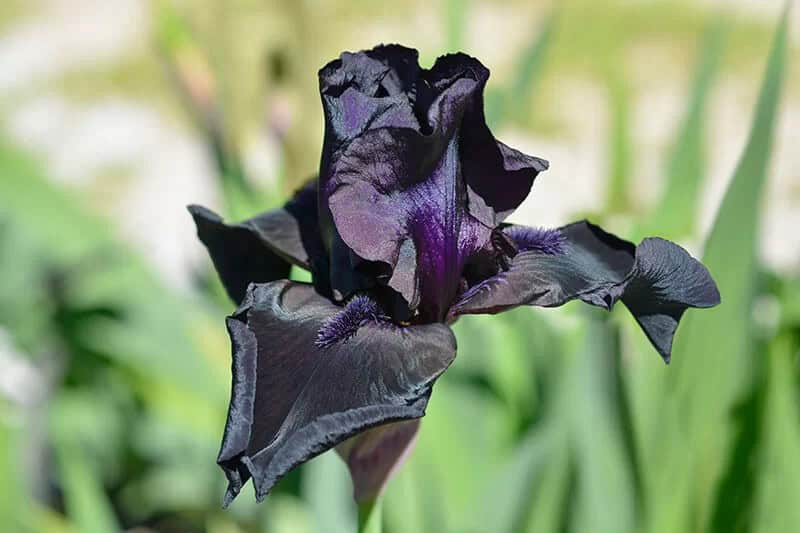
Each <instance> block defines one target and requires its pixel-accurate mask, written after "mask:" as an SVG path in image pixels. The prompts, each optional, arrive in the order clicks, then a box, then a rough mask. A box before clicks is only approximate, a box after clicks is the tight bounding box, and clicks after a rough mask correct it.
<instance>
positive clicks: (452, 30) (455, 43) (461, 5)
mask: <svg viewBox="0 0 800 533" xmlns="http://www.w3.org/2000/svg"><path fill="white" fill-rule="evenodd" d="M469 4H470V1H469V0H447V1H446V2H445V3H444V6H445V13H444V15H445V17H444V18H445V23H446V28H445V30H446V32H445V33H446V41H445V42H446V45H445V47H446V49H447V51H448V52H460V51H461V50H462V49H463V48H464V34H465V33H466V31H465V30H466V26H467V16H468V15H469Z"/></svg>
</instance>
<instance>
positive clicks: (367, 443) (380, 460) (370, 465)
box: [336, 419, 420, 503]
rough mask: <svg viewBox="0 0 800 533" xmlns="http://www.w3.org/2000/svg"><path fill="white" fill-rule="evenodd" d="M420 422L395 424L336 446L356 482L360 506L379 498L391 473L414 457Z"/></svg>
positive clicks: (355, 494)
mask: <svg viewBox="0 0 800 533" xmlns="http://www.w3.org/2000/svg"><path fill="white" fill-rule="evenodd" d="M419 425H420V421H419V419H414V420H404V421H402V422H394V423H392V424H386V425H383V426H379V427H376V428H372V429H368V430H367V431H364V432H363V433H360V434H358V435H356V436H355V437H351V438H350V439H348V440H346V441H345V442H343V443H342V444H340V445H338V446H337V447H336V452H337V453H338V454H339V455H340V456H341V457H342V459H344V462H345V463H346V464H347V468H348V469H349V470H350V478H351V479H352V480H353V499H354V500H355V501H356V502H357V503H363V502H370V501H375V500H376V499H377V498H378V497H380V495H381V493H382V492H383V490H384V489H385V488H386V484H387V483H388V482H389V479H391V477H392V474H394V472H396V471H397V469H399V468H400V466H402V464H403V462H404V461H405V459H406V458H407V457H408V456H409V455H410V454H411V451H412V450H413V448H414V444H415V442H416V440H417V433H418V432H419Z"/></svg>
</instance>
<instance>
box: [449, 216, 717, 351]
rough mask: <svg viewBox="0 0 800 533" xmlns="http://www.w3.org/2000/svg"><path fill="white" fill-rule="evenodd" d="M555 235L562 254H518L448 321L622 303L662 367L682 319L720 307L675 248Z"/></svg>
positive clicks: (588, 230)
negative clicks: (692, 311) (694, 310)
mask: <svg viewBox="0 0 800 533" xmlns="http://www.w3.org/2000/svg"><path fill="white" fill-rule="evenodd" d="M517 232H519V230H517ZM560 232H561V235H562V237H563V246H564V249H563V252H562V253H555V254H554V253H548V252H546V251H542V250H539V249H535V248H534V249H532V250H530V251H526V252H520V253H519V254H517V255H516V256H515V257H514V259H513V260H512V261H511V266H510V269H509V270H508V271H506V272H501V273H499V274H498V275H496V276H494V277H492V278H489V279H488V280H485V281H484V282H482V283H480V284H478V285H475V286H473V287H471V288H470V289H468V290H467V291H466V292H465V293H464V294H463V295H462V297H461V300H460V301H459V303H458V304H456V305H455V306H454V307H453V309H452V310H451V315H452V316H456V315H461V314H473V313H497V312H500V311H503V310H505V309H508V308H510V307H514V306H517V305H521V304H529V305H540V306H544V307H554V306H559V305H562V304H564V303H566V302H568V301H570V300H573V299H576V298H577V299H580V300H583V301H584V302H586V303H589V304H592V305H597V306H600V307H604V308H606V309H611V307H612V306H613V305H614V303H615V302H616V301H617V300H619V299H622V301H623V303H624V304H625V305H626V306H627V307H628V309H629V310H630V311H631V313H633V315H634V317H635V318H636V320H637V321H638V322H639V324H640V325H641V326H642V329H644V331H645V333H646V334H647V336H648V338H649V339H650V341H651V342H652V343H653V346H655V348H656V350H658V352H659V354H661V356H662V357H664V359H665V360H666V361H669V357H670V350H671V348H672V337H673V335H674V333H675V329H676V328H677V327H678V321H679V320H680V318H681V316H682V315H683V312H684V311H685V310H686V309H687V308H688V307H713V306H715V305H717V304H718V303H719V301H720V297H719V291H718V290H717V287H716V284H715V283H714V280H713V279H712V278H711V275H710V274H709V273H708V270H706V268H705V267H704V266H703V265H702V263H700V262H699V261H697V260H696V259H694V258H692V257H691V256H690V255H689V254H688V253H687V252H686V250H684V249H683V248H681V247H680V246H678V245H677V244H674V243H672V242H669V241H666V240H664V239H660V238H648V239H645V240H644V241H642V243H641V244H639V246H634V245H633V244H631V243H629V242H627V241H624V240H622V239H619V238H618V237H616V236H614V235H611V234H610V233H607V232H605V231H603V230H602V229H600V228H599V227H598V226H595V225H593V224H590V223H589V222H585V221H584V222H576V223H574V224H570V225H569V226H565V227H564V228H561V229H560ZM510 233H511V234H512V235H513V234H514V233H515V232H510ZM522 233H524V231H523V232H522Z"/></svg>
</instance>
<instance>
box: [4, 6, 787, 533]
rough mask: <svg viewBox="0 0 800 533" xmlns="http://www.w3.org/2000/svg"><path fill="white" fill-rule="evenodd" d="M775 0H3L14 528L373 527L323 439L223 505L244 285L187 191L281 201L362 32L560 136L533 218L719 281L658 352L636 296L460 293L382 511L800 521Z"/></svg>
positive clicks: (490, 522)
mask: <svg viewBox="0 0 800 533" xmlns="http://www.w3.org/2000/svg"><path fill="white" fill-rule="evenodd" d="M782 8H783V3H782V2H780V1H768V0H760V1H747V0H736V1H734V0H727V1H724V2H713V1H699V0H698V1H688V0H687V1H677V0H650V1H641V0H637V1H631V0H627V1H623V0H604V1H600V0H570V1H565V2H524V1H510V0H509V1H504V2H478V1H477V0H443V1H440V2H423V1H413V0H403V1H396V2H387V3H382V2H362V1H357V2H333V1H323V0H313V1H312V0H293V1H287V2H278V1H269V0H203V1H199V0H191V1H190V0H183V1H178V0H174V1H171V0H163V1H152V2H148V1H146V0H113V1H112V0H80V1H78V0H38V1H30V0H4V1H3V2H2V3H0V531H12V532H13V531H31V532H33V531H36V532H38V531H42V532H73V531H74V532H78V531H80V532H83V531H87V532H107V531H115V530H135V531H140V532H141V531H168V532H183V531H190V532H191V531H209V532H213V533H229V532H230V533H233V532H239V531H268V532H292V533H294V532H300V533H302V532H317V531H319V532H326V533H327V532H334V533H336V532H348V531H354V530H355V508H354V504H353V503H352V500H351V494H350V492H351V487H350V481H349V478H348V476H347V473H346V470H345V468H344V466H343V465H342V464H341V462H340V461H339V459H338V458H337V457H336V456H335V455H333V454H326V455H323V456H321V457H319V458H318V459H315V460H313V461H311V462H310V463H308V464H306V465H304V466H303V467H301V468H300V469H298V470H297V471H295V472H294V473H292V474H291V475H289V476H288V477H287V478H285V479H284V480H283V481H282V482H281V483H280V484H279V485H278V487H277V488H276V490H275V491H274V493H273V494H272V495H271V496H270V497H269V498H268V499H267V500H266V502H265V503H263V504H261V505H256V504H255V501H254V498H253V497H252V493H251V491H250V490H245V491H244V492H243V494H242V495H241V496H240V498H239V499H238V500H237V501H236V502H235V503H234V505H232V506H231V508H230V509H229V510H227V511H223V510H221V508H220V504H221V499H222V494H223V491H224V486H225V483H224V477H223V475H222V473H221V471H220V470H219V469H218V468H217V467H216V465H215V463H214V460H215V457H216V453H217V451H218V446H219V441H220V436H221V432H222V427H223V425H224V419H225V410H226V407H227V400H228V393H229V387H230V371H229V365H230V349H229V346H228V341H227V336H226V334H225V329H224V321H223V317H224V316H225V315H226V314H227V313H229V312H230V311H231V310H232V304H230V302H228V301H227V300H226V298H225V297H224V294H223V292H222V290H221V287H220V285H219V282H218V281H217V279H216V277H215V275H214V274H213V272H212V269H211V264H210V261H208V259H207V258H206V255H205V252H204V250H203V249H202V247H201V245H200V244H199V242H198V241H197V240H196V238H195V237H194V235H193V228H192V225H191V221H190V218H189V216H188V214H187V213H186V212H185V210H184V206H185V205H186V204H188V203H203V204H207V205H210V206H211V207H215V208H217V209H218V210H220V211H222V212H223V213H225V215H226V216H227V217H228V218H231V219H238V218H243V217H246V216H249V215H252V214H254V213H256V212H257V211H259V210H261V209H265V208H268V207H272V206H275V205H278V204H280V202H281V201H282V200H283V199H284V198H285V197H286V196H287V195H288V194H289V193H290V192H291V190H292V189H293V188H295V187H297V186H298V185H299V184H300V183H302V182H303V181H304V180H305V179H306V178H308V177H309V176H312V175H313V174H314V172H315V171H316V168H317V165H318V157H319V150H320V144H321V138H322V115H321V106H320V103H319V97H318V95H317V92H316V83H317V82H316V71H317V69H318V68H319V67H320V66H321V65H323V64H324V63H325V62H327V61H328V60H329V59H331V58H333V57H335V56H336V55H338V53H339V52H340V51H342V50H345V49H349V50H356V49H360V48H367V47H371V46H372V45H374V44H376V43H378V42H401V43H404V44H407V45H409V46H414V47H416V48H419V50H420V54H421V59H422V62H423V64H425V65H429V64H431V63H432V62H433V60H434V59H435V57H436V56H437V55H439V54H441V53H444V52H446V51H454V50H464V51H466V52H469V53H471V54H473V55H475V56H477V57H479V58H480V59H481V60H482V61H483V62H484V63H485V64H486V65H487V66H489V68H490V69H491V71H492V77H491V79H490V82H489V91H488V93H487V95H486V100H487V101H486V106H487V115H488V117H489V120H490V122H491V126H492V127H493V129H494V131H495V133H496V134H497V135H498V137H500V138H501V139H503V140H504V141H506V142H507V143H508V144H510V145H512V146H515V147H517V148H520V149H522V150H523V151H526V152H528V153H532V154H535V155H539V156H542V157H544V158H546V159H549V160H550V161H551V170H550V171H548V172H547V173H545V174H543V175H542V176H540V178H539V179H538V180H537V183H536V184H535V186H534V190H533V194H532V196H531V198H530V200H529V201H527V202H526V203H525V204H524V205H523V207H522V208H521V209H520V211H519V212H518V213H517V214H516V215H515V217H516V218H515V220H516V221H519V222H524V223H528V224H534V225H559V224H564V223H567V222H569V221H571V220H574V219H575V218H578V217H582V216H588V217H590V218H591V219H592V220H594V221H597V222H600V223H602V224H604V225H605V226H606V227H607V228H608V229H610V230H612V231H614V232H616V233H617V234H619V235H621V236H626V237H628V238H632V239H639V238H641V237H643V236H645V235H652V234H657V235H661V236H664V237H667V238H671V239H673V240H677V241H678V242H680V243H682V244H684V245H685V246H687V247H688V248H690V249H691V250H692V251H693V252H694V253H695V254H696V255H698V256H700V255H702V256H703V258H704V261H705V262H706V264H707V265H708V267H709V269H710V270H711V272H712V274H713V275H714V277H715V279H716V280H717V281H718V283H719V286H720V289H721V292H722V297H723V304H722V306H720V307H718V308H716V309H714V310H711V311H703V312H692V311H689V312H688V314H687V315H686V317H685V320H684V322H683V323H682V325H681V327H680V329H679V331H678V335H677V338H676V345H675V350H674V353H673V363H672V364H671V365H669V366H666V365H664V364H663V362H661V360H660V359H659V357H658V355H657V354H656V353H655V351H654V350H653V349H652V348H651V347H650V346H649V345H648V343H647V341H646V339H645V338H644V335H643V334H642V333H641V332H640V331H639V330H638V329H637V327H636V325H635V323H633V320H632V319H630V318H629V317H628V316H627V314H626V313H625V312H624V310H623V309H620V310H617V311H614V312H613V313H611V314H610V315H609V314H606V313H603V312H601V311H596V312H595V311H594V310H587V309H585V307H584V306H580V305H578V304H574V305H568V306H566V307H565V308H563V309H559V310H542V309H528V308H524V309H517V310H515V311H513V312H510V313H507V314H504V315H502V316H497V317H467V318H463V319H461V320H460V321H459V322H458V323H457V325H456V327H455V329H456V331H457V336H458V341H459V355H458V358H457V360H456V362H455V364H454V365H453V367H452V368H451V369H450V370H449V371H448V372H447V373H446V375H445V376H444V377H443V378H442V379H441V380H440V381H439V382H438V384H437V385H436V388H435V391H434V394H433V397H432V400H431V403H430V406H429V410H428V415H427V416H426V417H425V419H424V421H423V424H422V431H421V434H420V439H419V443H418V446H417V449H416V451H415V452H414V454H413V456H412V458H411V460H410V461H409V462H408V463H407V464H406V465H405V467H404V468H403V469H402V470H401V472H400V473H399V475H398V476H397V477H396V478H395V479H394V480H393V481H392V483H391V485H390V487H389V490H388V493H387V496H386V504H385V509H384V527H385V530H386V531H389V532H393V533H405V532H425V531H430V532H436V533H438V532H453V533H462V532H463V533H473V532H481V533H483V532H493V533H495V532H496V533H505V532H509V533H512V532H562V531H563V532H585V531H591V532H593V533H602V532H608V533H625V532H663V533H676V532H700V531H709V532H738V531H758V532H762V531H763V532H776V533H783V532H787V533H789V532H794V531H800V505H798V501H800V366H799V364H800V360H799V356H800V303H798V302H800V150H798V146H800V91H798V87H800V84H799V83H798V75H800V73H798V72H797V69H790V68H789V67H790V66H792V65H796V64H797V61H798V58H800V50H799V49H798V44H797V43H798V35H800V32H798V29H800V24H798V22H800V21H798V10H795V11H794V12H792V13H791V14H790V16H789V17H781V11H782ZM792 20H794V23H792ZM781 21H783V23H786V22H789V26H788V32H787V30H786V28H785V27H784V26H781V23H782V22H781ZM759 95H760V97H759ZM299 275H301V274H300V273H298V276H299Z"/></svg>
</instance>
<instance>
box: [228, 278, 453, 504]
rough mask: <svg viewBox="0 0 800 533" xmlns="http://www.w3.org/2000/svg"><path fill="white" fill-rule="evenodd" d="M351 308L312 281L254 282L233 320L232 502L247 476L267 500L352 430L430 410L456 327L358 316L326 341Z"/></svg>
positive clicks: (449, 359) (450, 357)
mask: <svg viewBox="0 0 800 533" xmlns="http://www.w3.org/2000/svg"><path fill="white" fill-rule="evenodd" d="M361 311H362V310H360V309H357V310H354V311H350V312H357V313H361ZM345 312H348V311H347V310H346V309H344V310H343V309H342V308H341V307H338V306H336V305H334V304H332V303H331V302H329V301H328V300H327V299H325V298H323V297H321V296H319V295H318V294H317V293H316V292H315V291H314V288H313V287H312V286H310V285H306V284H299V283H294V282H290V281H286V280H283V281H276V282H273V283H267V284H260V285H251V286H250V288H249V289H248V292H247V294H246V296H245V299H244V302H243V303H242V305H241V306H240V307H239V309H238V310H237V311H236V312H235V313H234V314H233V315H232V316H231V317H229V318H228V330H229V332H230V335H231V340H232V344H233V386H232V391H231V403H230V409H229V412H228V421H227V424H226V426H225V434H224V437H223V442H222V449H221V451H220V454H219V458H218V463H219V464H220V466H221V467H222V468H223V470H224V471H225V473H226V475H227V477H228V480H229V486H228V492H227V494H226V498H225V502H226V504H227V503H230V501H231V500H232V499H233V498H234V497H235V496H236V495H237V494H238V493H239V491H240V489H241V487H242V484H243V483H244V482H245V481H247V480H248V479H250V478H253V482H254V484H255V487H256V495H257V498H258V499H259V500H261V499H263V498H264V496H266V494H267V493H268V492H269V491H270V490H271V489H272V487H273V486H274V485H275V483H276V482H277V481H278V480H279V479H280V478H281V477H282V476H284V475H285V474H286V473H287V472H288V471H289V470H291V469H292V468H294V467H295V466H297V465H299V464H300V463H303V462H305V461H307V460H308V459H310V458H312V457H314V456H316V455H318V454H320V453H322V452H324V451H325V450H328V449H330V448H332V447H334V446H336V445H337V444H340V443H341V442H343V441H345V440H346V439H348V438H350V437H352V436H353V435H355V434H357V433H359V432H361V431H364V430H366V429H369V428H372V427H375V426H379V425H382V424H386V423H389V422H396V421H400V420H409V419H415V418H419V417H421V416H422V415H423V414H424V412H425V407H426V405H427V402H428V397H429V395H430V393H431V387H432V386H433V383H434V381H435V380H436V378H437V377H438V376H439V375H440V374H441V373H442V372H443V371H444V370H445V369H446V368H447V366H448V365H449V364H450V363H451V362H452V360H453V358H454V357H455V348H456V346H455V338H454V337H453V334H452V332H451V331H450V329H449V328H448V327H447V326H445V325H443V324H429V325H421V326H409V327H399V326H396V325H394V324H392V323H390V322H384V321H382V320H379V319H378V317H374V316H373V315H371V314H369V313H366V314H364V313H361V314H360V315H359V318H357V320H358V323H359V324H360V327H358V329H357V331H356V332H355V333H353V332H352V331H351V328H343V329H342V332H343V333H342V335H341V338H340V339H338V340H337V341H335V342H326V343H322V344H321V343H319V342H318V340H319V336H320V332H321V331H323V329H324V328H326V327H328V328H329V327H331V326H330V322H331V321H332V320H341V318H340V317H339V315H340V314H341V313H345ZM343 322H344V323H348V321H347V320H343ZM333 329H334V330H335V329H336V326H333Z"/></svg>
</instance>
